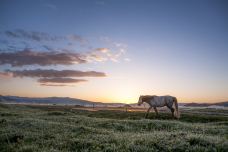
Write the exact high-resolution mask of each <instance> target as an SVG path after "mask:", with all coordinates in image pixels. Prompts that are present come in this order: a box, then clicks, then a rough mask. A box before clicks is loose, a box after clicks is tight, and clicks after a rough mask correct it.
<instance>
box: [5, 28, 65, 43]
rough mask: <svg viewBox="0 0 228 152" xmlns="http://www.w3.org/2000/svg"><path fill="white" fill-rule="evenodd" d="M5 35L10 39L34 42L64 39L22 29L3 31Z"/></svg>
mask: <svg viewBox="0 0 228 152" xmlns="http://www.w3.org/2000/svg"><path fill="white" fill-rule="evenodd" d="M5 34H6V35H7V36H9V37H12V38H20V39H21V38H22V39H29V40H34V41H57V40H64V39H65V37H63V36H53V35H50V34H48V33H44V32H37V31H25V30H22V29H17V30H14V31H5Z"/></svg>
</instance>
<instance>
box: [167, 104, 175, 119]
mask: <svg viewBox="0 0 228 152" xmlns="http://www.w3.org/2000/svg"><path fill="white" fill-rule="evenodd" d="M167 107H168V108H169V109H170V110H171V112H172V117H173V118H174V108H173V107H170V106H167Z"/></svg>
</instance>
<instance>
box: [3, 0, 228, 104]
mask: <svg viewBox="0 0 228 152" xmlns="http://www.w3.org/2000/svg"><path fill="white" fill-rule="evenodd" d="M227 6H228V2H227V1H225V0H217V1H210V0H202V1H197V0H192V1H181V0H174V1H150V0H145V1H137V0H126V1H120V0H117V1H113V0H94V1H90V0H79V1H73V0H67V1H64V2H63V1H61V0H56V1H51V0H46V1H43V0H41V1H32V0H31V1H27V0H21V1H14V0H3V1H1V5H0V20H1V23H0V84H1V85H0V94H1V95H9V94H11V95H13V96H20V97H40V98H43V97H54V96H55V97H70V98H77V99H82V100H88V101H94V102H107V103H112V102H115V103H126V104H129V103H133V102H134V101H138V97H139V96H140V95H142V94H149V95H158V96H159V95H171V96H175V97H177V99H178V100H179V101H183V102H184V103H191V102H194V101H196V102H197V103H212V102H216V101H218V102H224V101H228V92H227V91H228V70H227V67H228V28H227V27H228V9H227ZM22 10H23V11H22Z"/></svg>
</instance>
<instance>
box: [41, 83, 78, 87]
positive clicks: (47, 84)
mask: <svg viewBox="0 0 228 152" xmlns="http://www.w3.org/2000/svg"><path fill="white" fill-rule="evenodd" d="M40 85H41V86H49V87H65V86H68V87H73V86H74V85H69V84H49V83H41V84H40Z"/></svg>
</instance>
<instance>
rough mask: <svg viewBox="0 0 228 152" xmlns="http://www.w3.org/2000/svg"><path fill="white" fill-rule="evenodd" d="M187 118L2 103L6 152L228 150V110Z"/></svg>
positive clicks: (0, 126) (0, 129)
mask: <svg viewBox="0 0 228 152" xmlns="http://www.w3.org/2000/svg"><path fill="white" fill-rule="evenodd" d="M191 111H192V113H191ZM181 113H182V115H181V118H180V120H173V119H172V118H171V116H170V113H166V112H163V113H160V115H159V116H158V117H156V116H155V115H154V113H151V114H150V117H149V119H144V118H143V117H144V112H140V111H138V112H136V111H134V112H125V111H124V110H123V111H119V110H98V111H87V110H80V109H72V107H71V106H34V105H33V106H31V105H30V106H26V105H3V104H0V151H1V152H4V151H27V152H29V151H42V152H43V151H84V152H89V151H106V152H112V151H116V152H119V151H120V152H121V151H132V152H138V151H140V152H149V151H175V152H178V151H197V152H198V151H218V152H223V151H224V152H225V151H228V117H227V115H226V114H228V111H227V110H213V109H212V110H210V109H204V110H186V111H185V110H182V112H181ZM213 114H216V115H213Z"/></svg>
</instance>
